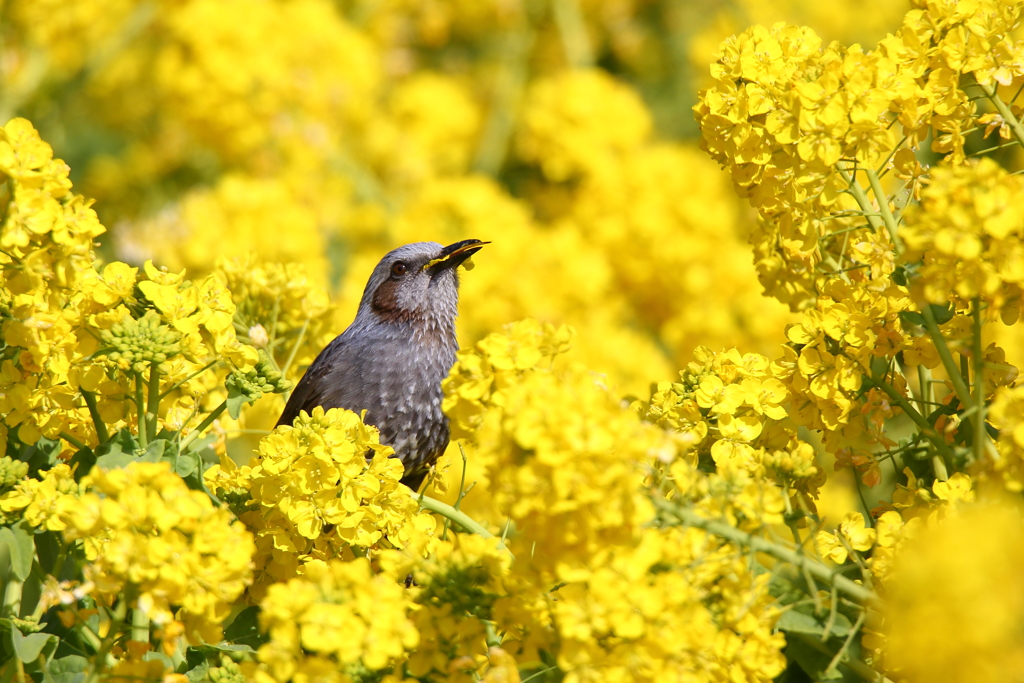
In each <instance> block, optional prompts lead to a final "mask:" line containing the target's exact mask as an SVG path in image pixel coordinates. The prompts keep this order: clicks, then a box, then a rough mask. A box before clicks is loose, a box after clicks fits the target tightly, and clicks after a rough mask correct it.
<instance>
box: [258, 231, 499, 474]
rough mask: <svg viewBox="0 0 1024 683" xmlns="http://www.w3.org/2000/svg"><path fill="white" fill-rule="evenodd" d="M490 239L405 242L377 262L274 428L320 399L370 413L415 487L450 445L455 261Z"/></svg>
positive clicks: (332, 405) (455, 343)
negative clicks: (448, 386) (445, 402)
mask: <svg viewBox="0 0 1024 683" xmlns="http://www.w3.org/2000/svg"><path fill="white" fill-rule="evenodd" d="M485 244H488V242H481V241H480V240H463V241H461V242H456V243H455V244H450V245H448V246H447V247H442V246H441V245H440V244H438V243H437V242H417V243H415V244H406V245H405V246H404V247H399V248H398V249H395V250H394V251H391V252H389V253H388V254H387V255H386V256H385V257H384V258H383V259H381V261H380V263H378V264H377V267H376V268H374V269H373V274H372V275H370V280H369V281H368V282H367V283H366V289H365V290H363V298H362V300H360V302H359V311H358V312H357V313H356V319H355V320H354V321H352V324H351V325H349V327H348V329H346V330H345V331H344V332H342V333H341V334H340V335H338V336H337V337H335V339H334V341H332V342H331V343H330V344H328V345H327V347H326V348H324V350H323V351H321V352H320V355H319V356H317V357H316V360H314V361H313V364H312V365H310V366H309V369H308V370H306V374H305V375H303V377H302V380H301V381H300V382H299V384H298V386H296V387H295V391H293V392H292V395H291V397H290V398H289V399H288V405H286V406H285V408H284V412H283V413H282V414H281V418H280V419H279V420H278V421H277V424H278V425H283V424H287V425H290V424H292V422H293V421H294V420H295V418H296V416H297V415H298V414H299V412H300V411H303V410H305V411H306V412H310V411H312V410H313V408H315V407H317V406H323V407H324V408H325V409H329V408H347V409H349V410H352V411H354V412H357V413H358V412H360V411H362V410H365V411H366V422H367V423H368V424H372V425H374V426H375V427H377V429H379V430H380V440H381V443H384V444H387V445H389V446H391V447H392V448H394V449H395V456H396V457H398V458H400V459H401V461H402V464H404V465H405V476H404V477H403V478H402V482H403V483H404V484H406V485H408V486H409V487H410V488H411V489H413V490H416V489H418V488H419V486H420V483H422V481H423V478H424V477H425V476H426V474H427V470H428V468H429V467H430V466H431V465H432V464H433V463H434V462H435V461H436V460H437V458H438V457H439V456H440V455H441V453H443V452H444V449H445V448H446V447H447V446H448V438H449V431H448V418H447V417H445V415H444V413H443V412H441V398H442V394H441V380H443V379H444V378H445V377H446V376H447V375H448V371H449V370H451V368H452V364H454V363H455V352H456V351H458V349H459V343H458V341H457V340H456V338H455V316H456V315H457V314H458V308H459V276H458V274H457V273H456V270H457V269H458V267H459V265H460V264H462V262H463V261H465V260H466V259H467V258H469V257H470V256H471V255H473V254H474V253H476V252H477V251H479V250H480V248H481V247H483V245H485Z"/></svg>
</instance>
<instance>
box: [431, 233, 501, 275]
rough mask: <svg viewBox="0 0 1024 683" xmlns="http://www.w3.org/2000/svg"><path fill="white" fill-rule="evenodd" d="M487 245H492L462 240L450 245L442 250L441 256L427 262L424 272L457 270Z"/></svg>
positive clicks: (478, 241)
mask: <svg viewBox="0 0 1024 683" xmlns="http://www.w3.org/2000/svg"><path fill="white" fill-rule="evenodd" d="M485 244H490V242H481V241H480V240H462V241H461V242H456V243H454V244H449V245H448V246H447V247H445V248H444V249H442V250H441V255H440V256H438V257H437V258H435V259H431V260H430V261H427V264H426V265H425V266H423V270H433V271H434V272H435V273H436V272H440V271H442V270H445V269H447V268H457V267H459V265H461V264H462V262H463V261H465V260H466V259H468V258H469V257H470V256H472V255H473V254H475V253H476V252H478V251H480V249H481V248H482V247H483V246H484V245H485Z"/></svg>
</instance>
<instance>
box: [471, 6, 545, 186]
mask: <svg viewBox="0 0 1024 683" xmlns="http://www.w3.org/2000/svg"><path fill="white" fill-rule="evenodd" d="M533 43H534V33H533V31H532V30H531V29H530V27H529V21H528V20H524V21H523V25H522V26H521V27H519V28H518V29H516V30H515V31H512V32H510V33H508V34H506V36H505V38H504V40H503V41H502V42H501V43H499V45H498V48H499V50H500V54H501V67H500V71H499V73H498V77H497V79H496V82H495V87H494V95H493V96H492V97H491V98H490V99H491V101H490V107H489V110H488V113H487V121H486V122H485V123H484V126H483V129H482V133H481V134H480V142H479V143H478V144H477V148H476V155H475V157H474V161H473V170H475V171H477V172H479V173H483V174H485V175H490V176H496V175H498V172H499V171H501V168H502V166H503V165H504V164H505V157H506V155H507V154H508V143H509V139H510V138H511V137H512V132H513V130H514V129H515V124H516V116H515V112H516V111H517V110H518V109H519V102H520V100H521V99H522V95H523V90H524V89H525V87H526V81H527V78H528V77H529V66H528V64H527V62H528V60H529V56H530V49H531V48H532V47H533Z"/></svg>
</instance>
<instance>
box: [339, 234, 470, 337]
mask: <svg viewBox="0 0 1024 683" xmlns="http://www.w3.org/2000/svg"><path fill="white" fill-rule="evenodd" d="M485 244H488V242H481V241H480V240H462V241H461V242H456V243H454V244H449V245H448V246H447V247H443V246H441V245H440V244H438V243H437V242H416V243H414V244H406V245H405V246H402V247H399V248H397V249H395V250H394V251H391V252H388V253H387V255H385V256H384V258H382V259H381V260H380V263H378V264H377V267H376V268H374V269H373V274H372V275H370V279H369V281H368V282H367V283H366V289H365V290H364V291H363V298H362V301H361V302H360V304H359V313H358V316H357V319H358V318H364V320H362V321H361V322H364V323H365V322H369V320H367V319H366V318H369V319H372V320H374V321H379V322H386V323H414V322H420V323H426V324H432V323H451V322H452V321H454V319H455V315H456V313H457V312H458V303H459V276H458V274H457V272H456V271H457V270H458V267H459V266H460V265H462V263H463V262H465V260H466V259H468V258H469V257H470V256H472V255H473V254H475V253H476V252H477V251H479V250H480V248H481V247H483V246H484V245H485Z"/></svg>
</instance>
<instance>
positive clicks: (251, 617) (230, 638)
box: [224, 605, 267, 648]
mask: <svg viewBox="0 0 1024 683" xmlns="http://www.w3.org/2000/svg"><path fill="white" fill-rule="evenodd" d="M259 617H260V608H259V607H256V606H255V605H254V606H251V607H246V608H245V609H243V610H242V611H241V612H239V613H238V615H237V616H236V617H235V618H234V620H233V621H232V622H231V624H229V625H228V627H227V628H225V629H224V641H225V642H228V643H238V644H239V645H248V646H249V647H251V648H259V646H260V645H262V644H263V643H265V642H267V639H266V637H264V636H263V635H262V634H261V633H260V623H259Z"/></svg>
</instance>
